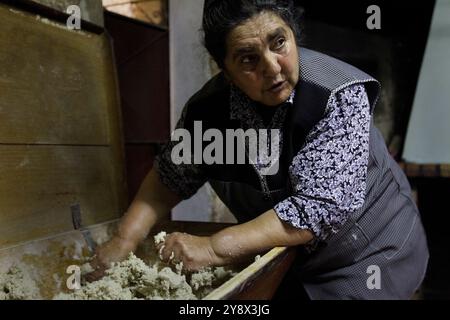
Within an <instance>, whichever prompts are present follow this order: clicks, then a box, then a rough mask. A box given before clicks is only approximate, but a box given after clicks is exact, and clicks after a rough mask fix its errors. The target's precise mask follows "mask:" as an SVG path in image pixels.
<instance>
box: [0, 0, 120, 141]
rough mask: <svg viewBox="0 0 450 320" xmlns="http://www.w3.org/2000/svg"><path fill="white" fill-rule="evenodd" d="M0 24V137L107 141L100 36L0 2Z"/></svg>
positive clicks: (105, 56) (106, 62) (107, 89)
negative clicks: (49, 21)
mask: <svg viewBox="0 0 450 320" xmlns="http://www.w3.org/2000/svg"><path fill="white" fill-rule="evenodd" d="M11 10H13V11H11ZM44 21H45V20H44ZM0 30H2V32H0V66H1V67H0V93H1V94H0V119H1V124H2V125H1V126H0V143H28V144H30V143H38V144H52V143H53V144H88V145H106V144H108V143H109V141H108V130H109V128H108V122H107V121H106V120H107V119H108V117H107V112H108V109H107V107H108V106H109V105H111V104H112V101H111V100H112V99H111V96H109V95H108V93H114V90H113V86H114V83H113V82H112V81H111V80H113V74H112V70H113V69H112V64H111V55H110V53H109V51H110V49H109V42H108V39H107V38H106V36H104V35H103V36H98V35H95V34H90V33H86V32H73V31H69V30H67V29H65V28H63V27H61V26H56V25H53V24H50V23H48V22H42V19H41V20H37V18H36V16H34V15H31V14H25V13H22V12H19V11H17V10H15V9H11V8H8V7H6V6H2V5H0ZM105 80H107V82H104V81H105Z"/></svg>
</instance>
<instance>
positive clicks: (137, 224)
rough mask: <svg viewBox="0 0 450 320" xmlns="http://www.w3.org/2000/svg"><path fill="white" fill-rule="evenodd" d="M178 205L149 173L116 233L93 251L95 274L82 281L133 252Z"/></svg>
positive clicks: (101, 271)
mask: <svg viewBox="0 0 450 320" xmlns="http://www.w3.org/2000/svg"><path fill="white" fill-rule="evenodd" d="M179 202H180V198H179V197H178V196H177V195H176V194H175V193H174V192H172V191H171V190H169V189H168V188H167V187H166V186H165V185H164V184H163V183H161V181H160V179H159V175H158V172H157V171H156V170H155V169H152V170H150V172H149V173H148V174H147V176H146V178H145V179H144V181H143V182H142V184H141V187H140V189H139V191H138V193H137V195H136V197H135V198H134V200H133V202H132V203H131V205H130V207H129V209H128V211H127V213H126V214H125V215H124V216H123V217H122V219H121V221H120V223H119V227H118V231H117V233H116V234H115V235H114V236H113V238H112V239H111V240H109V241H108V242H106V243H105V244H103V245H101V246H99V247H98V248H97V250H96V254H95V257H94V259H93V261H92V262H91V266H92V267H93V268H94V270H95V271H94V272H92V273H91V274H89V275H87V277H86V278H87V279H88V280H89V281H93V280H96V279H98V278H100V277H101V276H102V275H103V273H104V271H105V270H106V269H107V268H108V267H109V266H110V265H111V263H112V262H117V261H121V260H123V259H125V258H126V257H127V256H128V254H129V253H130V252H132V251H135V250H136V247H137V246H138V244H139V243H140V242H141V241H142V240H144V239H145V238H146V237H147V235H148V233H149V232H150V230H151V228H152V227H153V226H154V225H155V224H156V223H157V222H158V221H160V220H162V219H164V218H165V217H167V216H168V215H169V213H170V210H171V209H172V208H173V207H174V206H176V205H177V204H178V203H179Z"/></svg>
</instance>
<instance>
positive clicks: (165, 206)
mask: <svg viewBox="0 0 450 320" xmlns="http://www.w3.org/2000/svg"><path fill="white" fill-rule="evenodd" d="M178 202H180V199H179V198H178V197H177V196H176V195H175V194H174V193H173V192H171V191H170V190H169V189H168V188H167V187H166V186H165V185H164V184H162V183H161V181H160V180H159V176H158V173H157V172H156V170H154V169H152V170H150V172H149V173H148V175H147V176H146V178H145V179H144V181H143V182H142V184H141V187H140V189H139V191H138V193H137V195H136V197H135V198H134V200H133V202H132V203H131V205H130V207H129V209H128V211H127V212H126V214H125V215H124V216H123V218H122V220H121V221H120V224H119V229H118V234H117V236H118V237H120V238H122V239H123V240H125V241H129V242H131V243H133V244H134V246H137V244H138V243H139V242H141V241H142V240H144V239H145V238H146V237H147V235H148V233H149V231H150V229H151V228H152V226H153V225H155V224H156V223H157V222H158V221H160V220H162V219H164V218H165V217H167V216H168V215H169V214H170V210H171V209H172V208H173V207H174V206H175V205H176V204H177V203H178Z"/></svg>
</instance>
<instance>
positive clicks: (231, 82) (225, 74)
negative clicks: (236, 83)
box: [222, 68, 233, 84]
mask: <svg viewBox="0 0 450 320" xmlns="http://www.w3.org/2000/svg"><path fill="white" fill-rule="evenodd" d="M222 71H223V75H224V76H225V79H226V80H227V81H228V82H229V83H230V84H233V81H231V77H230V74H229V73H228V71H227V70H226V69H225V68H223V69H222Z"/></svg>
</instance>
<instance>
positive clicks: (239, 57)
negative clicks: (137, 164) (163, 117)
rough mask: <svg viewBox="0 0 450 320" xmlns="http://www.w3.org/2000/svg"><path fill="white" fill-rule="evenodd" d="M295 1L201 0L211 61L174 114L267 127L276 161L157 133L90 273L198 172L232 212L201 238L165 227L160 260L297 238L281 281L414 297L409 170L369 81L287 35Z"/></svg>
mask: <svg viewBox="0 0 450 320" xmlns="http://www.w3.org/2000/svg"><path fill="white" fill-rule="evenodd" d="M293 12H294V10H293V5H292V3H291V2H290V1H275V0H273V1H270V0H269V1H257V0H213V1H207V3H206V5H205V12H204V19H203V29H204V37H205V38H204V41H205V46H206V48H207V49H208V51H209V53H210V54H211V56H212V57H213V58H214V59H215V61H216V62H217V64H218V66H219V67H220V68H221V70H222V72H221V73H220V74H218V75H217V76H215V77H214V78H212V79H211V80H210V81H209V82H208V83H206V84H205V86H204V87H203V88H202V89H201V90H200V91H199V92H197V93H196V94H195V95H194V96H193V97H192V98H191V99H190V100H189V101H188V103H187V104H186V106H185V108H184V111H183V114H182V116H181V119H180V120H179V122H178V126H177V128H180V129H181V128H182V129H185V130H187V132H191V133H194V131H195V130H194V129H195V124H196V123H199V122H200V121H201V124H202V128H203V130H207V129H216V130H218V132H222V133H224V134H225V132H226V130H229V129H235V130H236V129H243V130H248V129H255V130H273V129H277V130H279V131H278V132H279V133H280V139H279V143H278V144H276V145H277V146H278V147H279V152H278V155H279V157H278V159H277V160H278V162H277V163H278V170H275V171H274V172H271V173H270V174H267V171H264V170H263V169H264V168H263V167H264V166H259V165H258V161H249V162H248V163H244V164H242V163H238V164H230V163H228V162H227V163H226V164H224V163H223V162H220V161H218V162H216V163H212V164H211V163H209V164H206V163H204V162H201V161H200V162H199V161H192V162H187V163H186V162H184V163H179V162H177V161H174V159H173V152H172V151H173V149H174V147H175V146H176V145H177V143H176V142H175V141H171V142H169V143H167V144H166V145H165V147H164V148H163V150H162V152H161V154H160V155H159V156H158V157H157V160H156V164H155V166H154V168H153V169H152V170H151V171H150V172H149V174H148V176H147V177H146V179H145V180H144V182H143V184H142V186H141V188H140V191H139V193H138V195H137V196H136V198H135V199H134V201H133V202H132V204H131V206H130V208H129V210H128V212H127V213H126V214H125V216H124V217H123V218H122V220H121V223H120V227H119V231H118V233H117V235H116V236H115V237H114V238H113V239H112V240H111V241H109V242H108V243H106V244H105V245H103V246H102V247H100V248H99V249H98V252H97V256H96V259H95V260H94V262H93V265H94V266H95V267H96V268H97V269H98V270H97V274H98V273H100V272H101V271H102V270H104V268H105V267H107V266H108V265H109V264H110V263H111V262H113V261H118V260H121V259H124V258H125V257H126V256H127V254H128V253H129V252H130V251H133V250H135V249H136V246H137V245H138V243H139V242H140V241H142V240H143V239H144V238H146V237H147V235H148V233H149V231H150V229H151V228H152V226H153V225H154V224H155V223H156V222H157V221H158V220H159V219H161V218H163V217H164V216H167V215H168V214H169V212H170V210H171V209H172V208H173V207H174V206H175V205H177V204H178V203H179V202H180V201H181V200H183V199H188V198H189V197H191V196H192V195H193V194H194V193H195V192H196V191H197V190H198V189H199V188H200V187H201V186H202V185H203V184H204V183H205V182H209V183H210V184H211V186H212V187H213V188H214V190H215V191H216V192H217V194H218V195H219V197H220V198H221V199H222V201H223V202H224V203H225V204H226V205H227V206H228V208H229V209H230V210H231V211H232V213H233V214H234V215H235V216H236V218H237V219H238V221H239V224H237V225H235V226H232V227H229V228H226V229H224V230H222V231H220V232H218V233H217V234H214V235H212V236H210V237H197V236H194V235H188V234H182V233H174V234H170V235H169V236H168V237H167V239H166V241H165V244H164V247H161V252H162V256H163V258H164V259H166V260H169V259H170V257H172V258H173V257H174V259H175V260H177V261H182V262H183V263H184V266H185V267H186V268H187V269H191V270H196V269H200V268H202V267H205V266H211V265H213V266H222V265H229V264H233V263H236V262H239V261H241V260H242V259H244V258H248V257H249V256H251V255H255V254H258V253H261V252H264V251H266V250H268V249H271V248H273V247H276V246H295V247H296V248H297V249H298V258H297V260H296V261H295V262H294V264H293V265H292V267H291V270H290V272H289V276H290V277H291V278H289V281H290V283H291V284H294V285H295V286H297V288H298V290H299V292H300V290H304V292H306V294H307V296H308V297H309V298H312V299H349V298H353V299H409V298H410V297H411V296H412V295H413V293H414V292H415V290H416V289H417V288H418V286H419V285H420V283H421V281H422V280H423V277H424V273H425V270H426V266H427V261H428V250H427V244H426V237H425V234H424V230H423V227H422V223H421V220H420V216H419V212H418V210H417V208H416V206H415V204H414V201H413V200H412V198H411V194H410V193H411V189H410V186H409V184H408V181H407V179H406V177H405V176H404V174H403V172H402V171H401V170H400V168H399V167H398V166H397V164H396V162H395V161H394V160H393V159H392V158H391V157H390V156H389V153H388V151H387V149H386V146H385V143H384V141H383V138H382V136H381V134H380V133H379V131H378V130H377V129H376V128H375V127H374V125H373V119H372V113H373V109H374V106H375V104H376V102H377V99H378V95H379V91H380V86H379V83H378V82H377V81H376V80H375V79H373V78H372V77H370V76H369V75H367V74H365V73H364V72H362V71H360V70H358V69H356V68H355V67H352V66H350V65H348V64H346V63H344V62H342V61H339V60H336V59H334V58H331V57H329V56H326V55H323V54H321V53H318V52H315V51H311V50H308V49H306V48H301V47H298V36H299V32H298V29H297V24H296V21H295V17H294V15H293ZM271 141H272V140H271ZM269 144H270V143H269ZM247 146H248V145H247ZM224 152H230V150H229V149H227V150H225V151H224ZM184 156H186V155H184ZM247 156H248V153H247ZM259 156H260V155H258V157H259ZM189 157H191V158H193V157H194V155H192V154H190V155H188V158H189ZM253 160H254V159H253ZM256 160H258V159H256ZM375 271H377V272H378V275H379V281H378V283H377V281H372V280H373V279H371V278H370V277H371V276H372V273H373V272H375Z"/></svg>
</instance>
